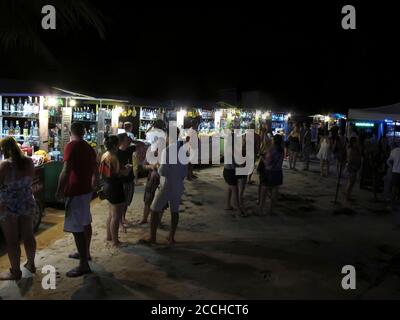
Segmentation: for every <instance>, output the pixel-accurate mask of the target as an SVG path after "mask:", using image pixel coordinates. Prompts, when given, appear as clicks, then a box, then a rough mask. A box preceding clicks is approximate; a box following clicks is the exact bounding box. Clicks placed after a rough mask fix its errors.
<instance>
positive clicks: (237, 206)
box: [223, 132, 247, 217]
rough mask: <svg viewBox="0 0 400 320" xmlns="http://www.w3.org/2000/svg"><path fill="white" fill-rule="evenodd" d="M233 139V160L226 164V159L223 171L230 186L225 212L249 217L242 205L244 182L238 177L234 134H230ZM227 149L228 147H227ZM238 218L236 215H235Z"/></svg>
mask: <svg viewBox="0 0 400 320" xmlns="http://www.w3.org/2000/svg"><path fill="white" fill-rule="evenodd" d="M230 135H231V139H232V149H231V150H232V155H231V156H232V159H231V161H230V162H231V163H226V162H227V161H226V160H227V159H225V164H224V171H223V177H224V180H225V182H226V183H227V185H228V190H227V193H226V203H225V210H237V211H239V215H240V216H242V217H247V215H246V214H245V213H244V211H243V205H242V203H241V199H240V188H241V187H242V183H241V182H242V181H241V179H242V178H243V177H242V176H240V175H236V168H237V167H238V166H237V164H236V163H235V159H234V147H235V144H234V142H233V141H234V133H233V132H232V133H230ZM225 147H227V146H225ZM234 216H235V217H236V215H234Z"/></svg>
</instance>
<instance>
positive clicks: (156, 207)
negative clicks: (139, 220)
mask: <svg viewBox="0 0 400 320" xmlns="http://www.w3.org/2000/svg"><path fill="white" fill-rule="evenodd" d="M181 198H182V194H179V193H177V194H168V191H167V190H166V189H163V188H161V189H159V190H158V192H157V193H156V195H155V197H154V200H153V202H152V204H151V207H150V209H151V211H154V212H162V211H164V210H165V209H166V208H168V204H169V207H170V210H171V212H179V205H180V204H181Z"/></svg>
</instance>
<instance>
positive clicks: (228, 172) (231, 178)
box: [223, 169, 247, 186]
mask: <svg viewBox="0 0 400 320" xmlns="http://www.w3.org/2000/svg"><path fill="white" fill-rule="evenodd" d="M223 176H224V180H225V182H226V183H227V184H228V185H230V186H236V185H237V184H238V182H239V180H241V179H246V178H247V176H245V175H237V174H236V169H224V172H223Z"/></svg>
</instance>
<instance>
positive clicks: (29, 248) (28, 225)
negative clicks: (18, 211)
mask: <svg viewBox="0 0 400 320" xmlns="http://www.w3.org/2000/svg"><path fill="white" fill-rule="evenodd" d="M20 226H21V237H22V241H23V242H24V247H25V252H26V258H27V260H28V261H27V263H26V264H25V267H26V268H27V269H28V270H29V271H31V272H32V273H35V271H36V268H35V253H36V240H35V237H34V235H33V217H32V216H21V217H20Z"/></svg>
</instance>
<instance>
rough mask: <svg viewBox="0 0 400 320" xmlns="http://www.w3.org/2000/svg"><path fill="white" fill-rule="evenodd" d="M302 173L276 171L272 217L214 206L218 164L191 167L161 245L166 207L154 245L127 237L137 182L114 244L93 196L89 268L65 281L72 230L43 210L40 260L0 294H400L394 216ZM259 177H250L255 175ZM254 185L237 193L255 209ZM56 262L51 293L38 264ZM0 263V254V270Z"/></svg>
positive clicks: (136, 215) (219, 189)
mask: <svg viewBox="0 0 400 320" xmlns="http://www.w3.org/2000/svg"><path fill="white" fill-rule="evenodd" d="M317 169H318V166H317V164H314V165H313V166H312V171H311V172H307V173H305V172H302V171H298V172H292V171H289V170H285V171H284V186H283V187H282V188H281V195H280V204H279V207H278V208H277V215H276V216H267V217H257V216H251V217H248V218H233V217H232V216H231V214H230V213H229V212H227V211H225V210H223V206H224V196H225V190H226V186H225V184H224V181H223V178H222V168H221V167H212V168H206V169H202V170H200V171H198V176H199V179H198V180H196V181H193V182H186V185H185V188H186V191H185V195H184V197H183V204H182V206H181V221H180V225H179V230H178V234H177V241H178V244H177V245H175V246H174V247H171V246H168V245H167V242H166V240H165V238H166V236H167V233H168V224H169V219H170V215H169V212H166V214H165V216H164V218H163V221H164V223H165V225H166V226H165V228H164V230H161V231H159V242H160V244H159V245H157V246H153V247H146V246H142V245H138V244H136V242H137V240H138V239H140V238H141V237H142V236H143V235H145V234H147V232H148V226H143V227H142V226H138V225H137V223H136V222H137V221H138V220H139V219H140V217H141V214H142V210H143V189H144V187H143V186H142V187H137V188H136V193H135V197H134V202H133V204H132V206H131V207H130V208H129V211H128V219H129V220H130V221H132V222H133V224H132V226H131V227H130V228H129V229H128V233H127V234H122V236H121V240H122V241H126V242H128V243H129V245H128V246H127V247H125V248H122V249H115V248H112V247H111V246H110V244H109V243H107V242H106V241H105V221H106V216H107V204H106V202H104V201H99V200H94V201H93V203H92V213H93V219H94V223H93V228H94V234H93V242H92V256H93V258H94V260H93V262H92V263H91V267H92V269H93V270H94V271H95V272H94V273H93V274H91V275H88V276H86V277H84V278H78V279H68V278H66V277H65V273H66V272H67V271H68V270H69V269H70V268H72V267H74V266H75V265H76V261H74V260H71V259H68V258H67V255H68V253H70V252H73V251H74V244H73V239H72V236H71V235H68V234H64V233H63V232H62V221H63V216H62V212H60V211H57V210H55V209H47V217H46V218H45V220H44V221H45V224H44V227H43V228H42V230H41V232H40V233H39V234H38V235H37V240H38V247H39V250H38V254H37V258H36V262H37V266H38V267H39V268H38V269H39V270H38V272H37V274H36V275H33V276H32V275H30V274H29V272H28V271H26V270H25V271H24V278H23V279H22V280H21V281H19V282H18V283H16V282H11V281H10V282H3V283H0V297H1V298H2V299H335V298H341V299H356V298H377V299H384V298H386V299H387V298H389V299H397V298H399V297H400V278H399V276H400V258H399V257H400V255H399V253H400V241H399V240H400V228H398V227H396V226H395V220H396V215H395V214H393V213H388V212H386V211H385V210H384V204H383V203H381V202H378V203H377V202H374V201H373V200H372V193H370V192H368V191H364V190H356V192H355V198H356V201H355V202H354V203H352V204H351V205H350V204H347V203H345V202H344V195H343V190H341V192H340V197H339V201H340V203H339V204H337V205H334V204H333V203H332V200H333V196H334V188H335V180H334V177H333V175H332V177H330V178H320V177H319V174H318V172H317ZM255 180H256V181H257V180H258V177H255ZM256 198H257V186H256V185H252V186H249V187H248V188H247V190H246V193H245V200H246V208H247V211H248V212H250V213H251V212H254V211H255V208H256V205H255V202H256ZM47 264H50V265H53V266H55V267H56V269H57V272H58V276H57V288H56V290H44V289H42V286H41V281H42V277H43V275H42V274H41V272H40V268H41V267H42V266H44V265H47ZM348 264H350V265H354V266H355V267H356V270H357V289H356V290H347V291H346V290H343V289H342V287H341V280H342V277H343V275H342V274H341V269H342V267H343V266H344V265H348ZM7 267H8V261H7V257H6V256H2V257H0V269H2V270H5V269H6V268H7Z"/></svg>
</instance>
